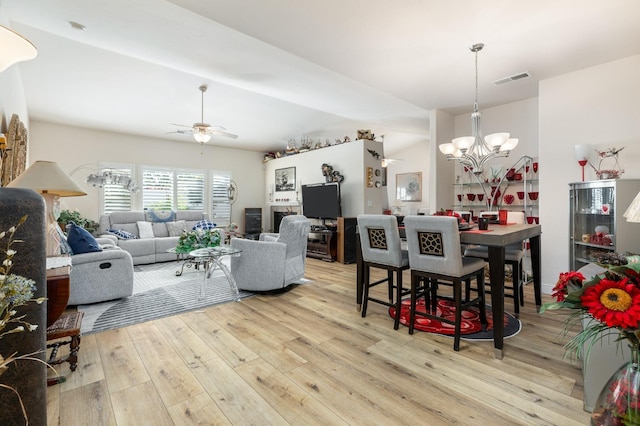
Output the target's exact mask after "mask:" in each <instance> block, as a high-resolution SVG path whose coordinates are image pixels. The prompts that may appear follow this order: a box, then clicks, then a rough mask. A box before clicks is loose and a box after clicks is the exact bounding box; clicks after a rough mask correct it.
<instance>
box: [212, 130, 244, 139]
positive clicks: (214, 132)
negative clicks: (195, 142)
mask: <svg viewBox="0 0 640 426" xmlns="http://www.w3.org/2000/svg"><path fill="white" fill-rule="evenodd" d="M209 133H211V134H212V135H220V136H224V137H227V138H231V139H238V135H234V134H233V133H230V132H224V131H221V130H215V129H211V130H210V131H209Z"/></svg>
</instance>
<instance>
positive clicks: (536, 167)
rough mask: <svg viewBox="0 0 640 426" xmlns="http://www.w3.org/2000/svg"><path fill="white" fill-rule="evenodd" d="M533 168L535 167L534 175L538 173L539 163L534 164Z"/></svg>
mask: <svg viewBox="0 0 640 426" xmlns="http://www.w3.org/2000/svg"><path fill="white" fill-rule="evenodd" d="M532 167H533V173H538V162H537V161H536V162H535V163H533V165H532Z"/></svg>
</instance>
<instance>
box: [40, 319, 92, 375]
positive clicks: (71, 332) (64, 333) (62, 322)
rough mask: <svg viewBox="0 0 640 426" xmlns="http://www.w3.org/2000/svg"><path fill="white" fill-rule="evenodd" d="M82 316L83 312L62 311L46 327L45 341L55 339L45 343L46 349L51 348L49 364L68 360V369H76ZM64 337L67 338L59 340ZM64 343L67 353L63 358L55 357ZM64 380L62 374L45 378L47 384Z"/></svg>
mask: <svg viewBox="0 0 640 426" xmlns="http://www.w3.org/2000/svg"><path fill="white" fill-rule="evenodd" d="M83 316H84V313H83V312H68V313H64V314H62V315H61V316H60V318H58V319H57V320H56V322H54V323H53V324H52V325H51V326H49V327H47V342H50V341H54V340H55V342H53V343H47V349H52V350H51V355H50V356H49V360H48V361H47V362H48V363H49V364H50V365H57V364H62V363H63V362H68V363H69V369H70V370H71V371H76V368H77V366H78V351H80V338H81V334H80V329H81V328H82V317H83ZM65 338H68V339H67V340H60V339H65ZM64 345H69V355H68V356H67V357H65V358H57V355H58V349H60V346H64ZM65 380H66V378H65V377H63V376H59V377H55V378H51V379H47V386H51V385H55V384H58V383H62V382H64V381H65Z"/></svg>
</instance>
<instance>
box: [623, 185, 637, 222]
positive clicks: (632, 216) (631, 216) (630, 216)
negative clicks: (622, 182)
mask: <svg viewBox="0 0 640 426" xmlns="http://www.w3.org/2000/svg"><path fill="white" fill-rule="evenodd" d="M622 217H624V218H626V219H627V222H640V192H639V193H638V195H636V198H634V199H633V201H632V202H631V204H630V205H629V207H628V208H627V210H626V211H625V212H624V214H623V215H622Z"/></svg>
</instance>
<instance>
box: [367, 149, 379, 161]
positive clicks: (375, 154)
mask: <svg viewBox="0 0 640 426" xmlns="http://www.w3.org/2000/svg"><path fill="white" fill-rule="evenodd" d="M367 151H369V154H371V155H372V156H373V158H375V159H376V160H379V159H380V154H378V153H377V152H376V151H375V150H373V149H369V148H367Z"/></svg>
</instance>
